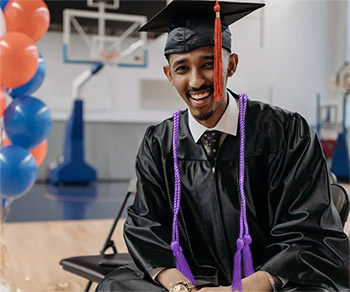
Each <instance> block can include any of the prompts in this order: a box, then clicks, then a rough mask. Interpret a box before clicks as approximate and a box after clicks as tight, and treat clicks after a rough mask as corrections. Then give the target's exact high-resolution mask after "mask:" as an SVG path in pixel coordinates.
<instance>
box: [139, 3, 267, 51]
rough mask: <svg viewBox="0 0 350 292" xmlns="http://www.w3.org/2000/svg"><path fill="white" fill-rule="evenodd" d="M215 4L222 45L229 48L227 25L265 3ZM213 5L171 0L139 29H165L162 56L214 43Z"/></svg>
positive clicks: (229, 37) (229, 35)
mask: <svg viewBox="0 0 350 292" xmlns="http://www.w3.org/2000/svg"><path fill="white" fill-rule="evenodd" d="M219 3H220V7H221V9H220V16H221V20H222V32H223V40H222V44H223V47H224V48H225V49H227V50H229V51H230V48H231V33H230V31H229V29H228V26H229V25H231V24H232V23H234V22H236V21H238V20H239V19H241V18H243V17H245V16H246V15H248V14H250V13H251V12H253V11H255V10H257V9H259V8H261V7H263V6H264V5H265V4H262V3H244V2H226V1H222V2H221V1H220V2H219ZM214 4H215V2H214V1H213V0H173V1H172V2H170V3H169V4H168V5H167V6H166V7H164V8H163V9H162V10H161V11H160V12H158V13H157V14H156V15H155V16H154V17H152V18H151V19H150V20H149V21H148V22H147V23H146V24H145V25H143V26H142V27H141V28H140V31H151V32H168V39H167V43H166V45H165V51H164V53H165V55H168V54H172V53H185V52H189V51H191V50H194V49H197V48H199V47H202V46H210V45H214V20H215V12H214ZM203 32H204V33H203Z"/></svg>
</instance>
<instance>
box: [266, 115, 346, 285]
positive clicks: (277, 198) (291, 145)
mask: <svg viewBox="0 0 350 292" xmlns="http://www.w3.org/2000/svg"><path fill="white" fill-rule="evenodd" d="M284 131H285V133H284V136H285V138H284V141H283V145H282V147H281V149H280V151H278V152H276V153H272V154H270V156H269V158H268V165H269V169H268V171H269V172H268V176H269V194H268V204H269V214H270V216H269V219H270V222H269V225H270V227H271V232H270V236H271V241H270V244H269V245H268V246H267V248H266V250H265V258H266V260H265V261H264V264H263V265H262V266H261V267H260V269H261V270H266V271H268V272H269V273H271V274H274V275H278V276H280V277H282V278H285V279H288V280H289V281H292V282H295V283H299V284H303V285H315V286H325V287H333V288H334V289H336V290H341V289H344V287H346V286H348V285H349V284H348V277H347V276H345V275H348V274H349V259H348V255H347V251H348V250H349V242H348V239H347V237H346V235H345V234H344V233H343V229H342V224H341V221H340V218H339V214H338V213H337V211H336V209H335V207H334V204H333V202H332V200H331V197H330V191H329V182H328V170H327V164H326V161H325V159H324V156H323V152H322V149H321V146H320V143H319V141H318V139H317V137H316V135H315V133H314V132H313V131H312V130H311V129H310V128H309V126H308V124H307V123H306V121H305V120H304V119H303V118H302V117H301V116H299V115H297V114H294V115H293V116H292V117H291V118H290V121H289V124H288V125H287V126H286V127H285V129H284ZM291 267H293V269H291Z"/></svg>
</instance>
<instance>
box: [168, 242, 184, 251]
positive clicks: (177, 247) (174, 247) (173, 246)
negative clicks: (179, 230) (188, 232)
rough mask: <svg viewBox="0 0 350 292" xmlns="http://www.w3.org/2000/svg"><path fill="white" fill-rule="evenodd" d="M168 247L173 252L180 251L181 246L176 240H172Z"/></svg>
mask: <svg viewBox="0 0 350 292" xmlns="http://www.w3.org/2000/svg"><path fill="white" fill-rule="evenodd" d="M170 248H171V250H172V251H173V252H181V253H182V248H181V246H180V244H179V242H178V241H173V242H172V243H171V245H170Z"/></svg>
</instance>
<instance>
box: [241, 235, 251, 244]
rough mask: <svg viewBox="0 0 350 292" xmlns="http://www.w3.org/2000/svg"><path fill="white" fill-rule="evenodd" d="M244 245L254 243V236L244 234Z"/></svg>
mask: <svg viewBox="0 0 350 292" xmlns="http://www.w3.org/2000/svg"><path fill="white" fill-rule="evenodd" d="M243 241H244V245H250V244H251V243H252V238H251V237H250V235H249V234H246V235H244V236H243Z"/></svg>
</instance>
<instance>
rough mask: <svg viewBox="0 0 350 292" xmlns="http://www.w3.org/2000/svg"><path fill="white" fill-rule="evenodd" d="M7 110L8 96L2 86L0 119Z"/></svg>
mask: <svg viewBox="0 0 350 292" xmlns="http://www.w3.org/2000/svg"><path fill="white" fill-rule="evenodd" d="M5 109H6V95H5V92H4V91H3V90H2V88H1V86H0V118H1V117H2V115H3V114H4V112H5Z"/></svg>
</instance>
